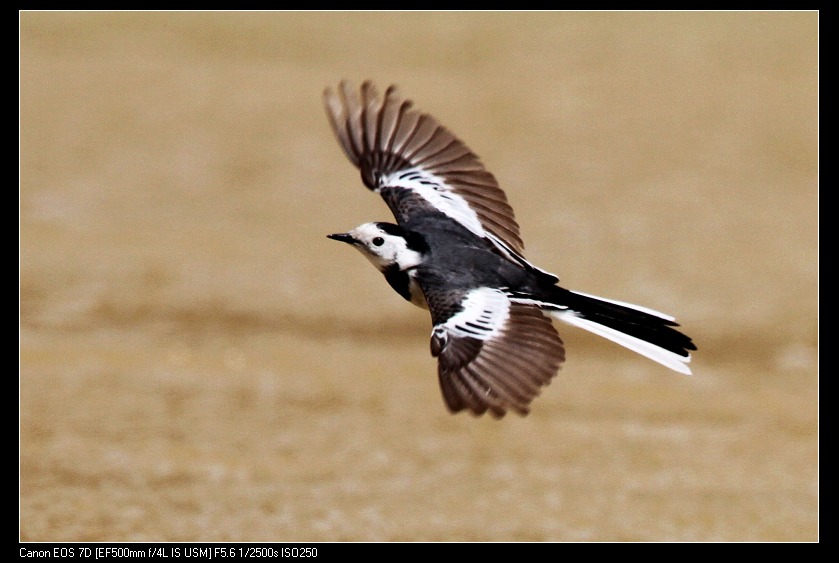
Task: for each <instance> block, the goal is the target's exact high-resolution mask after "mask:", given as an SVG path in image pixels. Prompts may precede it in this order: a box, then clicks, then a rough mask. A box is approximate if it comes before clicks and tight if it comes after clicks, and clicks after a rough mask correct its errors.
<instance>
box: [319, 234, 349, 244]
mask: <svg viewBox="0 0 839 563" xmlns="http://www.w3.org/2000/svg"><path fill="white" fill-rule="evenodd" d="M326 238H331V239H332V240H340V241H341V242H346V243H347V244H353V243H355V242H356V240H355V239H354V238H352V235H351V234H349V233H336V234H334V235H326Z"/></svg>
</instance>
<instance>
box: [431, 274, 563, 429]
mask: <svg viewBox="0 0 839 563" xmlns="http://www.w3.org/2000/svg"><path fill="white" fill-rule="evenodd" d="M426 298H427V300H428V304H429V308H430V309H431V315H432V320H433V321H434V329H433V331H432V334H431V354H432V355H434V356H436V357H437V361H438V375H439V379H440V388H441V390H442V392H443V398H444V399H445V401H446V405H447V406H448V408H449V410H451V411H452V412H457V411H461V410H464V409H468V410H469V411H471V412H472V413H473V414H476V415H482V414H484V413H485V412H487V411H489V412H490V414H492V416H494V417H496V418H500V417H502V416H504V414H506V412H507V411H508V410H513V411H515V412H517V413H518V414H520V415H526V414H527V413H528V412H529V404H530V402H531V401H533V399H534V398H536V396H537V395H539V393H540V391H541V388H542V387H543V386H545V385H547V384H548V383H550V381H551V379H552V378H553V377H554V376H555V375H556V373H557V371H558V370H559V367H560V366H561V365H562V362H563V361H564V360H565V348H564V347H563V344H562V340H561V339H560V338H559V335H558V334H557V332H556V329H555V328H554V327H553V324H552V323H551V321H550V319H548V318H547V317H545V316H544V315H543V314H542V312H541V311H540V310H539V309H537V308H534V307H528V306H523V305H517V304H514V303H512V302H511V301H510V300H509V298H508V297H507V295H506V294H505V293H504V292H503V291H500V290H497V289H492V288H488V287H481V288H477V289H472V290H469V291H468V292H447V293H445V294H435V293H434V292H430V293H429V292H428V291H426ZM454 311H456V312H454ZM452 312H454V313H453V314H452Z"/></svg>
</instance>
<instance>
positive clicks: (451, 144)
mask: <svg viewBox="0 0 839 563" xmlns="http://www.w3.org/2000/svg"><path fill="white" fill-rule="evenodd" d="M324 104H325V107H326V113H327V115H328V116H329V121H330V123H331V125H332V129H333V131H334V132H335V135H336V137H337V138H338V141H339V143H340V144H341V147H342V148H343V149H344V153H346V155H347V157H348V158H349V159H350V161H351V162H352V163H353V164H354V165H355V166H356V167H357V168H358V169H359V170H360V171H361V178H362V181H363V182H364V184H365V185H366V186H367V187H368V188H369V189H371V190H372V191H374V192H377V193H378V194H380V195H381V196H382V198H383V199H384V200H385V202H386V203H387V205H388V207H390V210H391V211H392V212H393V215H394V216H395V217H396V220H397V222H398V223H399V224H400V225H403V226H404V225H405V224H406V223H407V222H409V221H410V219H411V218H412V217H415V216H417V215H419V214H422V213H428V212H429V211H438V212H441V213H444V214H445V215H446V216H448V217H450V218H451V219H454V220H455V221H458V222H459V223H460V224H461V225H463V226H464V227H466V228H467V229H468V230H469V231H471V232H472V233H474V234H475V235H476V236H478V237H480V238H485V239H487V240H489V241H490V242H491V243H492V244H493V245H494V247H495V248H496V249H497V251H498V253H499V254H501V255H502V256H504V257H506V258H507V259H509V260H511V261H513V262H516V263H518V264H520V265H521V266H523V267H524V268H527V269H529V270H533V271H537V272H540V273H541V274H544V275H546V276H549V277H551V278H553V279H554V281H557V277H556V276H555V275H553V274H550V273H548V272H545V271H543V270H541V269H539V268H537V267H536V266H534V265H533V264H530V263H529V262H528V261H527V260H525V258H524V256H523V253H524V244H523V243H522V240H521V237H520V235H519V226H518V223H516V219H515V216H514V214H513V209H512V208H511V207H510V205H509V204H508V203H507V197H506V196H505V195H504V192H503V191H502V190H501V188H499V187H498V182H497V181H496V180H495V177H494V176H493V175H492V174H491V173H490V172H488V171H487V170H486V169H485V168H484V165H483V164H482V163H481V161H480V159H479V158H478V157H477V156H476V155H475V154H474V153H473V152H472V151H471V150H469V148H468V147H467V146H466V145H465V144H463V142H461V141H460V140H459V139H458V138H457V137H455V136H454V135H453V134H452V133H451V132H449V130H448V129H446V128H445V127H443V126H442V125H440V124H439V123H438V122H437V120H435V119H434V118H433V117H431V116H430V115H428V114H424V113H420V112H419V111H417V110H415V109H413V103H412V102H411V101H409V100H403V99H402V98H400V96H399V95H398V94H397V91H396V87H394V86H391V87H389V88H388V89H387V91H386V92H385V95H384V97H381V96H380V95H379V93H378V92H377V91H376V87H375V86H374V85H373V84H372V83H371V82H369V81H367V82H364V83H363V84H362V85H361V90H360V92H359V91H356V90H355V88H354V87H353V86H352V85H351V84H350V83H348V82H347V81H344V82H341V84H340V85H339V87H338V89H337V91H333V90H332V89H329V88H327V89H326V91H325V92H324Z"/></svg>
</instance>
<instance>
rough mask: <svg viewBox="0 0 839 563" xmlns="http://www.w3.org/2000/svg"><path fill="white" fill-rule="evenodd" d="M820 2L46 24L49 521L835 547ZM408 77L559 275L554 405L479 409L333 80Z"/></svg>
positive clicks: (25, 392) (40, 83)
mask: <svg viewBox="0 0 839 563" xmlns="http://www.w3.org/2000/svg"><path fill="white" fill-rule="evenodd" d="M817 55H818V14H817V13H812V12H811V13H791V12H784V13H710V12H705V13H698V14H694V13H646V12H638V13H582V14H581V13H537V14H509V13H491V14H479V13H471V14H458V13H448V14H436V13H361V14H347V13H266V14H257V13H246V14H239V13H210V14H202V13H169V14H156V13H142V14H133V13H118V14H112V13H57V14H55V13H47V12H26V13H22V14H21V17H20V98H21V99H20V538H21V539H22V540H24V541H52V540H69V541H133V540H144V541H174V540H177V541H189V540H218V541H227V540H236V541H271V540H309V541H345V540H346V541H394V540H404V541H418V540H428V541H457V540H475V541H484V540H488V541H489V540H492V541H494V540H514V541H518V540H532V541H692V540H700V541H816V540H818V538H819V533H818V529H819V527H818V524H819V519H818V501H819V487H818V481H819V480H818V465H819V464H818V437H819V434H818V420H819V418H818V136H817V134H818V60H817ZM342 78H350V79H353V80H356V81H360V80H363V79H365V78H372V79H375V80H377V81H378V82H379V83H380V84H381V85H385V84H388V83H391V82H393V83H397V84H399V85H400V87H401V89H402V91H403V93H405V94H406V95H407V96H408V97H410V98H412V99H414V100H415V101H416V102H417V105H418V106H419V107H420V108H422V109H423V110H425V111H429V112H431V113H433V114H435V115H436V116H437V117H438V118H439V119H440V120H441V121H442V122H443V123H445V124H446V125H447V126H449V127H450V128H451V129H452V130H453V131H454V132H455V133H456V134H458V135H459V136H460V137H462V138H463V139H464V140H465V141H466V142H467V144H469V145H470V147H471V148H472V149H473V150H474V151H475V152H477V153H478V154H480V155H481V157H482V158H483V160H484V162H485V163H486V164H487V166H488V168H489V169H490V170H492V171H493V172H494V173H495V175H496V176H497V177H498V178H499V181H500V182H501V185H502V186H503V187H504V188H505V189H506V191H507V193H508V196H509V198H510V200H511V202H512V204H513V205H514V207H515V209H516V211H517V217H518V219H519V222H520V224H521V226H522V232H523V235H524V238H525V242H526V244H527V247H528V256H529V258H530V259H531V260H533V261H534V262H536V263H537V264H540V265H542V266H543V267H544V268H546V269H549V270H551V271H555V272H557V273H559V274H560V275H561V276H562V281H563V285H565V286H567V287H570V288H573V289H578V290H582V291H586V292H589V293H594V294H598V295H604V296H608V297H612V298H614V299H621V300H625V301H630V302H635V303H640V304H644V305H647V306H649V307H652V308H655V309H659V310H662V311H667V312H670V313H672V314H675V315H676V316H677V317H678V319H679V321H680V322H681V323H682V325H683V327H684V329H685V331H686V332H687V333H688V334H690V335H691V336H692V337H693V338H694V340H695V341H696V343H697V344H698V346H699V351H698V353H696V354H695V359H694V362H693V364H692V365H693V368H694V375H693V376H692V377H685V376H681V375H678V374H675V373H672V372H670V371H668V370H666V369H664V368H662V367H660V366H658V365H657V364H653V363H652V362H649V361H648V360H645V359H644V358H642V357H640V356H636V355H635V354H632V353H631V352H628V351H625V350H623V349H621V348H618V347H617V346H615V345H613V344H611V343H608V342H606V341H603V340H601V339H598V338H597V337H595V336H591V335H588V334H584V333H581V332H580V331H578V330H576V329H573V328H571V327H559V328H560V332H561V334H562V336H563V338H564V339H565V341H566V343H567V349H568V354H567V355H568V360H567V362H566V364H565V366H564V368H563V370H562V371H561V372H560V374H559V376H558V377H557V378H556V379H555V381H554V382H553V384H552V385H551V386H549V387H548V388H547V389H546V390H545V392H544V393H543V394H542V396H541V397H540V398H538V399H537V400H536V401H535V403H534V405H533V410H532V413H531V415H530V416H529V417H527V418H518V417H515V416H509V417H507V418H505V419H504V420H502V421H495V420H492V419H489V418H482V419H478V418H474V417H471V416H468V415H458V416H452V415H449V414H448V413H447V411H446V410H445V408H444V406H443V402H442V398H441V397H440V393H439V390H438V388H437V381H436V374H435V364H434V361H433V360H432V358H431V357H430V356H429V354H428V337H429V329H430V323H429V319H428V317H427V313H425V312H423V311H421V310H419V309H416V308H413V307H411V306H409V305H407V304H406V303H405V302H404V301H402V300H401V298H400V297H399V296H397V295H396V294H395V293H393V292H392V291H390V289H389V288H388V287H387V286H386V284H385V282H384V280H382V279H381V277H380V276H379V275H378V274H377V273H376V272H375V271H374V270H373V269H372V268H371V267H370V266H369V264H367V262H366V261H364V260H363V259H362V258H361V257H360V256H359V255H358V254H357V253H355V252H352V251H350V250H349V249H347V248H346V247H344V246H342V245H339V244H337V243H334V242H332V241H329V240H327V239H326V238H325V237H324V235H326V234H327V233H331V232H336V231H341V230H346V229H348V228H350V227H353V226H355V225H356V224H358V223H361V222H365V221H369V220H387V219H390V216H389V213H388V211H387V209H386V207H385V206H384V204H383V203H382V202H381V201H380V200H379V199H378V198H377V197H376V196H375V195H373V194H370V193H369V192H367V191H366V190H365V189H364V188H363V187H362V186H361V183H360V181H359V179H358V175H357V173H356V172H355V171H354V170H353V169H352V167H351V165H350V164H349V163H348V162H347V161H346V160H345V158H344V156H343V155H342V154H341V153H340V151H339V149H338V146H337V144H336V142H335V141H334V139H333V138H332V134H331V132H330V130H329V128H328V125H327V121H326V118H325V116H324V113H323V110H322V107H321V100H320V96H321V92H322V90H323V88H324V87H325V86H327V85H334V84H336V83H337V82H338V81H339V80H340V79H342Z"/></svg>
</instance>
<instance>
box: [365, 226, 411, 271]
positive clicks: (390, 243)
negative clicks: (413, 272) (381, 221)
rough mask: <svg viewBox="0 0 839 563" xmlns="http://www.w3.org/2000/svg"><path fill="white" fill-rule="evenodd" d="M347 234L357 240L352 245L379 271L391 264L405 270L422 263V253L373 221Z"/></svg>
mask: <svg viewBox="0 0 839 563" xmlns="http://www.w3.org/2000/svg"><path fill="white" fill-rule="evenodd" d="M348 234H349V235H350V236H352V237H353V238H354V239H355V240H356V241H358V242H357V243H356V244H354V245H353V246H354V247H356V248H357V249H358V250H359V251H360V252H361V253H362V254H363V255H364V256H365V257H366V258H367V259H368V260H370V262H371V263H372V264H373V265H374V266H376V268H377V269H378V270H380V271H382V270H384V269H385V268H387V267H389V266H391V265H393V264H397V265H398V266H399V269H400V270H407V269H409V268H414V267H416V266H419V265H420V263H422V254H420V253H419V252H417V251H416V250H412V249H410V248H408V241H406V240H405V239H404V238H403V237H400V236H396V235H392V234H389V233H386V232H385V231H383V230H382V229H381V228H379V226H378V225H376V224H375V223H364V224H363V225H359V226H358V227H356V228H355V229H353V230H351V231H350V232H349V233H348Z"/></svg>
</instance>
